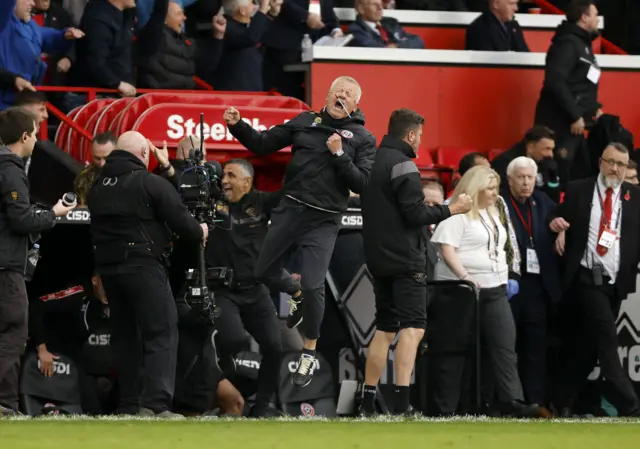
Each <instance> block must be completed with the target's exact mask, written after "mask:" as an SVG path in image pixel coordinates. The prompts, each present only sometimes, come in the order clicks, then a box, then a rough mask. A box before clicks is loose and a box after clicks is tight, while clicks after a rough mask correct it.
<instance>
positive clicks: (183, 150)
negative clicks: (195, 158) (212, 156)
mask: <svg viewBox="0 0 640 449" xmlns="http://www.w3.org/2000/svg"><path fill="white" fill-rule="evenodd" d="M192 148H193V149H196V150H199V149H200V137H198V136H187V137H185V138H183V139H182V140H181V141H180V142H178V149H177V150H176V159H179V160H183V159H187V158H188V157H189V152H190V151H191V149H192ZM202 150H203V151H202V152H203V153H204V154H203V155H202V158H203V159H204V160H205V161H206V160H207V144H204V145H203V146H202Z"/></svg>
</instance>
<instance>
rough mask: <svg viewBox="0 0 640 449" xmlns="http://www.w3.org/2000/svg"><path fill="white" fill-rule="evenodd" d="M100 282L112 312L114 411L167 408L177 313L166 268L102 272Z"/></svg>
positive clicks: (172, 377) (173, 371) (156, 265)
mask: <svg viewBox="0 0 640 449" xmlns="http://www.w3.org/2000/svg"><path fill="white" fill-rule="evenodd" d="M102 283H103V285H104V289H105V292H106V294H107V298H109V305H110V309H111V311H110V313H111V323H112V333H111V344H112V345H113V347H114V351H115V363H116V368H117V371H118V384H119V389H120V391H119V392H120V400H119V405H118V410H117V412H118V413H123V414H124V413H126V414H130V413H137V411H138V408H139V407H140V406H141V407H145V408H149V409H151V410H153V411H154V412H156V413H160V412H163V411H166V410H169V409H170V408H171V405H172V403H173V392H174V387H175V375H176V358H177V351H178V328H177V324H178V315H177V311H176V304H175V301H174V299H173V295H172V294H171V286H170V285H169V279H168V277H167V271H166V269H165V267H163V266H162V265H160V264H159V263H154V265H152V266H147V267H137V268H136V269H135V271H132V272H128V273H126V274H103V275H102ZM141 375H142V376H141ZM140 377H142V379H141V378H140ZM140 381H142V385H141V384H140Z"/></svg>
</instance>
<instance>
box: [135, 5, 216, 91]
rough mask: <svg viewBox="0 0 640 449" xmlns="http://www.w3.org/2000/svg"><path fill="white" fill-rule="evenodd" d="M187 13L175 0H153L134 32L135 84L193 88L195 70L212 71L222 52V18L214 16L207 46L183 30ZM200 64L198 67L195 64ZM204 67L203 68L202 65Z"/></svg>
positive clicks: (164, 87)
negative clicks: (144, 20)
mask: <svg viewBox="0 0 640 449" xmlns="http://www.w3.org/2000/svg"><path fill="white" fill-rule="evenodd" d="M186 20H187V16H185V14H184V10H183V9H182V6H180V4H179V3H178V2H177V1H173V0H171V1H170V2H168V3H167V2H165V1H156V3H155V8H154V10H153V13H152V14H151V18H150V19H149V21H148V22H147V24H146V26H145V27H144V28H143V29H142V30H141V31H140V34H139V35H138V54H139V55H140V58H139V59H140V64H139V67H138V86H139V87H142V88H150V89H187V90H193V89H195V88H196V83H195V80H194V76H195V75H196V73H197V72H200V73H207V72H209V73H213V72H214V71H215V69H216V68H217V66H218V61H219V60H220V57H221V56H222V46H223V38H224V34H225V29H226V26H227V24H226V20H225V19H224V17H222V16H214V18H213V21H212V24H213V29H214V31H213V39H207V40H206V41H203V42H201V43H206V44H207V45H208V47H209V48H208V49H206V50H201V49H199V45H197V44H196V43H195V42H193V41H191V40H190V39H187V38H186V37H185V35H184V34H183V29H184V23H185V21H186ZM199 65H200V66H202V68H201V69H200V70H198V69H197V67H198V66H199ZM205 66H206V67H207V68H204V67H205Z"/></svg>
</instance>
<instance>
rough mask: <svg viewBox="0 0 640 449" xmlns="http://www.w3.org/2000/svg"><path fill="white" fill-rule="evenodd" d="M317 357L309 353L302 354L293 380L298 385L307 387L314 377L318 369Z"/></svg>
mask: <svg viewBox="0 0 640 449" xmlns="http://www.w3.org/2000/svg"><path fill="white" fill-rule="evenodd" d="M316 363H317V362H316V358H315V357H314V356H312V355H309V354H302V355H300V359H299V360H298V369H296V372H295V373H293V377H292V378H291V382H292V383H293V385H295V386H296V387H306V386H307V385H309V384H310V383H311V380H312V379H313V372H314V371H315V370H316Z"/></svg>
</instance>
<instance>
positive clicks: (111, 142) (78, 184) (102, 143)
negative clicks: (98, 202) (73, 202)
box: [74, 131, 116, 206]
mask: <svg viewBox="0 0 640 449" xmlns="http://www.w3.org/2000/svg"><path fill="white" fill-rule="evenodd" d="M115 149H116V136H114V135H113V134H111V132H109V131H107V132H106V133H102V134H98V135H97V136H95V137H94V138H93V143H92V144H91V163H90V164H89V165H87V166H86V167H85V168H84V169H83V170H82V171H81V172H80V173H78V176H76V179H75V181H74V189H75V192H76V194H77V195H78V205H79V206H86V205H87V201H88V200H89V191H90V190H91V187H92V186H93V181H95V179H96V177H97V176H98V173H99V172H100V169H101V168H102V167H103V166H104V164H105V162H106V159H107V156H109V154H111V152H112V151H113V150H115Z"/></svg>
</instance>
